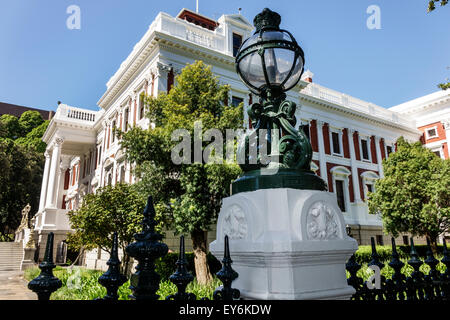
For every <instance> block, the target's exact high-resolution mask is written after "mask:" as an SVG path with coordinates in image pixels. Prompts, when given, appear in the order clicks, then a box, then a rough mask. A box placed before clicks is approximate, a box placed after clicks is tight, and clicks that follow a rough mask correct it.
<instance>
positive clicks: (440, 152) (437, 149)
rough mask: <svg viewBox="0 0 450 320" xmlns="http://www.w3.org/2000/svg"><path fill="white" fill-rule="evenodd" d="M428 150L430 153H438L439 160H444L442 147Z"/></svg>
mask: <svg viewBox="0 0 450 320" xmlns="http://www.w3.org/2000/svg"><path fill="white" fill-rule="evenodd" d="M430 150H431V152H433V153H434V152H436V151H439V157H440V158H441V159H444V153H443V152H442V151H443V150H442V145H440V146H439V147H434V148H430Z"/></svg>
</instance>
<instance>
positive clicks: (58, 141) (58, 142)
mask: <svg viewBox="0 0 450 320" xmlns="http://www.w3.org/2000/svg"><path fill="white" fill-rule="evenodd" d="M63 142H64V138H62V137H56V138H55V141H54V142H53V146H54V147H56V146H57V147H60V146H61V145H62V144H63Z"/></svg>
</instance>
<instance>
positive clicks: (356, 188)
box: [347, 129, 361, 203]
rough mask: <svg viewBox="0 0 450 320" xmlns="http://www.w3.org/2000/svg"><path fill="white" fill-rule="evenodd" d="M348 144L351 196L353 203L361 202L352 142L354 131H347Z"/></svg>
mask: <svg viewBox="0 0 450 320" xmlns="http://www.w3.org/2000/svg"><path fill="white" fill-rule="evenodd" d="M347 132H348V142H349V147H350V163H351V167H352V182H353V195H354V199H355V203H358V202H361V193H360V191H359V177H358V168H357V166H356V156H355V144H354V142H353V134H354V133H355V132H356V130H353V129H348V131H347Z"/></svg>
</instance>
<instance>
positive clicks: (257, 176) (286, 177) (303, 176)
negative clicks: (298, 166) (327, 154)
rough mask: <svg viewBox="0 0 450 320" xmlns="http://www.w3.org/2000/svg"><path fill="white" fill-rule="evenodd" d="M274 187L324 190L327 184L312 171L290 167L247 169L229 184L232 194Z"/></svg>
mask: <svg viewBox="0 0 450 320" xmlns="http://www.w3.org/2000/svg"><path fill="white" fill-rule="evenodd" d="M276 188H290V189H300V190H318V191H326V190H327V185H326V183H325V182H324V181H323V180H322V179H321V178H320V177H319V176H317V175H316V174H314V172H312V171H296V170H292V169H279V170H278V171H272V172H271V170H270V169H267V170H254V171H249V172H246V173H245V174H244V175H243V176H242V177H240V178H238V179H237V180H235V181H234V182H233V183H232V185H231V189H232V194H233V195H234V194H237V193H241V192H250V191H255V190H259V189H276Z"/></svg>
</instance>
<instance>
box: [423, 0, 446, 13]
mask: <svg viewBox="0 0 450 320" xmlns="http://www.w3.org/2000/svg"><path fill="white" fill-rule="evenodd" d="M447 3H448V0H429V1H428V9H427V11H428V12H431V11H434V10H435V9H436V4H440V5H441V7H442V6H445V5H446V4H447Z"/></svg>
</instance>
